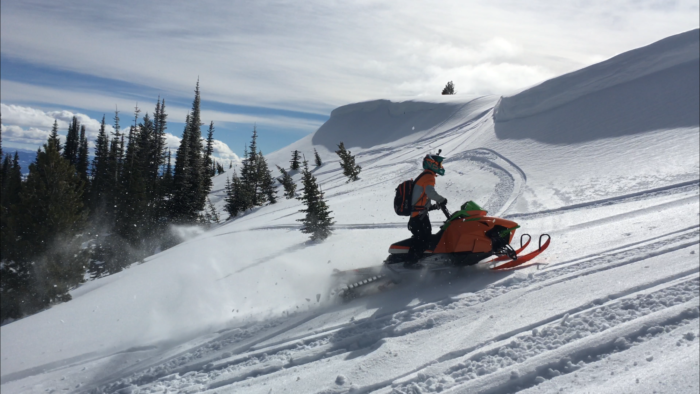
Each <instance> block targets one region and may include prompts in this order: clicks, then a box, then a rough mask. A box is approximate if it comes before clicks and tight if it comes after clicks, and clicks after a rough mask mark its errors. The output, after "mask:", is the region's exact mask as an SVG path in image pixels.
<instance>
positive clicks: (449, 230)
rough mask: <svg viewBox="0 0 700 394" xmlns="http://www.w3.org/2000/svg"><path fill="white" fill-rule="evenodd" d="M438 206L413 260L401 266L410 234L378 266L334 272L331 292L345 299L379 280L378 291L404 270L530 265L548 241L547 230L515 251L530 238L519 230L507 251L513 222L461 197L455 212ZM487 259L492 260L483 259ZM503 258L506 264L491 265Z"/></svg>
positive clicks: (505, 267) (503, 268)
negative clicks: (433, 225)
mask: <svg viewBox="0 0 700 394" xmlns="http://www.w3.org/2000/svg"><path fill="white" fill-rule="evenodd" d="M440 209H441V210H442V212H443V213H444V215H445V217H446V220H445V222H444V224H443V225H442V226H441V227H440V230H439V231H438V232H437V233H435V234H433V235H432V237H431V240H430V244H429V245H430V246H429V247H428V249H427V250H426V251H425V252H424V255H423V257H422V258H421V259H420V260H419V261H418V262H417V263H415V264H412V265H406V264H404V263H406V262H407V261H408V260H409V258H410V257H409V256H410V255H409V250H410V248H411V245H412V242H413V239H412V238H407V239H404V240H402V241H399V242H395V243H393V244H392V245H391V246H389V256H388V257H387V258H386V260H384V264H383V265H381V266H377V267H367V268H361V269H356V270H349V271H337V272H335V273H334V277H335V278H336V293H338V294H340V296H341V297H343V298H346V299H347V298H354V297H355V296H356V295H357V293H358V291H357V289H359V288H360V287H364V286H367V285H369V284H371V283H375V282H378V281H380V280H383V282H384V283H382V284H380V286H379V289H380V290H382V287H387V286H392V285H394V284H396V283H397V282H399V281H400V279H401V275H403V274H405V273H407V272H416V271H422V272H423V273H424V272H426V271H427V272H435V271H444V270H448V271H453V270H456V269H460V268H462V267H466V266H473V265H476V264H479V263H485V264H487V265H490V269H491V270H494V271H504V270H512V269H520V268H524V267H527V266H530V265H532V264H531V263H530V264H526V263H528V262H530V261H531V260H532V259H534V258H535V257H537V256H538V255H539V254H540V253H542V252H544V251H545V250H546V249H547V247H548V246H549V243H550V241H551V237H550V236H549V235H548V234H542V235H541V236H540V239H539V247H538V248H537V250H535V251H533V252H530V253H528V254H525V255H520V253H521V252H522V251H523V250H525V248H527V247H528V245H529V244H530V240H531V239H532V237H531V236H530V235H529V234H523V235H522V236H521V237H520V247H519V248H518V249H517V250H516V249H513V247H512V246H511V242H512V241H513V238H514V236H515V231H516V229H518V228H520V225H518V224H517V223H515V222H513V221H510V220H506V219H501V218H496V217H490V216H486V215H487V213H488V212H487V211H485V210H483V209H482V208H481V207H480V206H479V205H478V204H476V203H475V202H473V201H467V202H466V203H464V204H463V205H462V206H461V207H460V210H459V211H457V212H455V213H452V214H450V212H449V211H448V210H447V208H446V207H445V206H441V207H440ZM543 241H544V243H543ZM490 257H493V259H491V260H486V259H489V258H490ZM509 260H510V261H509ZM504 261H508V262H506V263H504V264H500V265H496V263H499V262H504Z"/></svg>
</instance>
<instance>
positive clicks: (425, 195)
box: [411, 170, 445, 217]
mask: <svg viewBox="0 0 700 394" xmlns="http://www.w3.org/2000/svg"><path fill="white" fill-rule="evenodd" d="M430 200H433V201H435V202H436V203H438V204H439V203H441V202H442V201H443V200H445V197H443V196H441V195H439V194H438V192H436V191H435V173H434V172H432V171H430V170H424V171H423V173H422V174H420V176H419V177H418V179H417V180H416V183H415V185H414V186H413V195H411V206H413V210H412V212H411V217H415V216H418V215H426V214H427V213H428V209H430Z"/></svg>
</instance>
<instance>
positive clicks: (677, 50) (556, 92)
mask: <svg viewBox="0 0 700 394" xmlns="http://www.w3.org/2000/svg"><path fill="white" fill-rule="evenodd" d="M699 40H700V31H699V30H697V29H696V30H691V31H689V32H685V33H681V34H678V35H675V36H672V37H668V38H665V39H663V40H661V41H657V42H655V43H653V44H651V45H648V46H646V47H643V48H639V49H635V50H632V51H629V52H625V53H623V54H620V55H618V56H615V57H613V58H612V59H609V60H607V61H604V62H601V63H598V64H594V65H592V66H590V67H586V68H584V69H581V70H578V71H575V72H572V73H569V74H565V75H562V76H560V77H557V78H553V79H550V80H548V81H545V82H543V83H541V84H540V85H538V86H535V87H533V88H530V89H528V90H526V91H524V92H521V93H519V94H517V95H515V96H512V97H504V98H502V99H501V101H500V102H499V104H498V105H497V106H496V109H495V111H494V114H495V116H494V117H495V120H496V122H507V121H509V120H513V119H517V118H523V117H528V116H532V115H535V114H538V113H541V112H544V111H547V110H551V109H553V108H556V107H559V106H561V105H564V104H567V103H569V102H571V101H574V100H576V99H578V98H581V97H584V96H586V95H589V94H591V93H595V92H600V91H602V90H605V89H608V88H611V87H614V86H617V85H621V84H625V83H629V82H632V81H634V80H636V79H640V78H643V77H647V76H651V75H653V74H655V73H659V72H662V73H665V74H668V73H669V72H670V73H671V74H673V70H674V69H675V68H676V67H678V66H680V68H681V69H680V70H678V71H679V72H684V71H687V70H686V68H692V65H693V64H695V65H696V64H697V62H698V52H700V41H699ZM687 63H690V64H687ZM684 66H688V67H684ZM696 67H697V66H696ZM687 76H688V75H677V76H676V78H668V77H667V78H663V77H661V78H662V79H664V80H663V82H670V83H674V82H676V83H677V82H678V81H683V79H684V77H687ZM694 78H695V79H694V80H695V81H697V75H695V77H694ZM674 79H675V80H674ZM653 80H654V79H653V78H652V81H653ZM692 81H693V79H692V78H691V80H690V81H688V83H687V85H693V87H694V88H697V84H693V83H692ZM654 82H657V81H654ZM658 82H662V81H658ZM643 84H644V82H640V83H639V84H638V85H643ZM657 87H658V86H657ZM690 92H695V93H696V96H695V99H696V100H697V89H695V90H692V89H691V90H690ZM684 93H687V89H686V90H685V91H684ZM662 94H666V92H662ZM684 97H685V98H690V99H691V100H692V99H693V98H694V97H692V96H691V95H684ZM645 98H647V99H648V98H649V95H647V96H646V97H645ZM640 113H641V111H640ZM696 120H697V119H696Z"/></svg>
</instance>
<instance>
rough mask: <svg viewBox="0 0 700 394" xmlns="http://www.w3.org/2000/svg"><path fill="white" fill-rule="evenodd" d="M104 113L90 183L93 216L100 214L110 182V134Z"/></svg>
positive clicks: (96, 141) (96, 142) (96, 143)
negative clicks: (108, 133)
mask: <svg viewBox="0 0 700 394" xmlns="http://www.w3.org/2000/svg"><path fill="white" fill-rule="evenodd" d="M106 127H107V126H106V124H105V116H104V115H102V122H101V123H100V131H99V132H98V134H97V139H96V140H95V157H94V158H93V159H92V184H91V185H90V186H91V187H90V205H91V212H92V214H93V216H99V215H100V214H101V212H99V213H98V211H101V210H102V208H103V204H104V203H105V198H106V196H107V194H106V193H107V187H108V185H109V184H110V182H109V170H108V168H109V163H108V160H109V136H107V129H106Z"/></svg>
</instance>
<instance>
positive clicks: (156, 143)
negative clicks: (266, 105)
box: [0, 82, 223, 321]
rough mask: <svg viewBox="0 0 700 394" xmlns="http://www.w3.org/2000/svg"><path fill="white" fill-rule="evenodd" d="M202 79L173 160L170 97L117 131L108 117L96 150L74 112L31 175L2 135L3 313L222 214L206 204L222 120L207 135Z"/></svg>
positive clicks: (56, 295) (112, 268) (44, 301)
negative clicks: (168, 134)
mask: <svg viewBox="0 0 700 394" xmlns="http://www.w3.org/2000/svg"><path fill="white" fill-rule="evenodd" d="M200 100H201V99H200V90H199V82H197V86H196V88H195V98H194V101H193V103H192V109H191V111H190V112H189V114H188V115H187V119H186V122H185V128H184V131H183V134H182V140H181V141H180V145H179V147H178V149H177V154H176V156H175V159H174V163H173V162H172V161H173V160H172V158H171V155H170V151H169V150H168V149H167V146H166V143H165V131H166V130H167V117H168V115H167V112H166V105H165V99H160V98H159V99H158V101H157V103H156V106H155V110H154V112H153V115H152V116H151V115H149V114H148V113H146V114H145V115H143V116H142V117H141V116H140V112H141V110H140V109H139V108H138V107H137V108H136V109H135V111H134V118H133V122H130V125H129V126H128V131H127V129H122V125H121V119H120V116H119V115H120V113H119V111H115V114H114V119H113V121H114V122H113V125H112V128H113V131H112V132H111V133H108V132H107V126H106V121H105V117H104V116H103V118H102V122H101V125H100V129H99V132H98V135H97V138H96V140H95V141H94V145H95V147H94V155H93V156H92V158H91V159H90V157H89V155H88V141H87V138H86V133H85V125H81V124H80V122H79V120H78V118H77V117H75V116H74V117H73V118H72V120H71V122H70V123H69V126H68V132H67V135H66V139H65V143H63V144H62V143H61V141H60V139H59V136H58V122H57V121H54V124H53V128H52V130H51V133H50V135H49V138H48V140H47V141H46V143H45V144H44V145H43V146H42V148H40V149H39V150H38V151H37V156H36V159H35V160H34V162H33V163H32V164H30V166H29V174H28V175H27V176H26V178H25V179H23V178H22V175H21V172H20V167H19V163H18V155H17V153H15V155H14V158H13V159H10V155H6V156H3V153H2V137H1V136H0V157H4V159H3V160H2V163H1V164H0V177H1V178H0V191H1V192H2V203H1V204H0V216H1V217H0V237H1V239H0V243H1V246H0V296H1V305H0V321H4V320H6V319H10V318H12V319H17V318H20V317H22V316H24V315H26V314H31V313H34V312H36V311H39V310H41V309H43V308H46V307H47V306H49V305H51V304H54V303H56V302H61V301H67V300H69V299H70V294H69V293H68V291H69V290H71V289H73V288H75V287H76V286H77V285H79V284H80V283H82V282H84V281H85V280H86V279H87V276H88V275H89V276H90V277H93V278H94V277H99V276H103V275H107V274H111V273H115V272H118V271H120V270H122V269H124V268H125V267H126V266H128V265H130V264H132V263H133V262H135V261H139V260H141V259H143V258H144V257H146V256H148V255H151V254H153V253H156V252H158V251H159V250H163V249H165V248H168V247H171V246H173V245H175V244H176V243H177V242H178V240H177V239H175V238H174V237H173V236H172V235H171V233H170V231H169V226H170V225H172V224H196V223H203V222H208V221H218V217H217V218H214V217H212V215H211V212H210V211H208V210H206V209H205V207H206V202H207V196H208V194H209V192H210V190H211V186H212V180H211V178H212V176H213V175H214V174H215V173H216V172H219V173H221V172H223V167H222V166H221V165H220V164H218V165H217V163H214V162H213V160H212V158H211V155H212V153H213V141H214V140H213V135H214V123H213V122H211V123H210V124H209V128H208V132H207V136H206V139H204V138H203V137H202V132H201V126H203V123H202V122H201V115H200Z"/></svg>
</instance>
